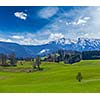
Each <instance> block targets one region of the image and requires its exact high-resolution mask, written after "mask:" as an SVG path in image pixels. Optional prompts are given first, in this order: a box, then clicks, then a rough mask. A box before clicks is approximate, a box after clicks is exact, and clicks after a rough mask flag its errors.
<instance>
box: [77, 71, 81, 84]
mask: <svg viewBox="0 0 100 100" xmlns="http://www.w3.org/2000/svg"><path fill="white" fill-rule="evenodd" d="M76 79H77V80H78V81H79V82H81V80H82V74H81V72H78V74H77V76H76Z"/></svg>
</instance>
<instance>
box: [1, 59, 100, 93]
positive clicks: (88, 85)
mask: <svg viewBox="0 0 100 100" xmlns="http://www.w3.org/2000/svg"><path fill="white" fill-rule="evenodd" d="M31 65H32V64H31V62H24V65H20V64H18V66H17V67H18V68H20V67H24V68H26V67H28V68H31V67H32V66H31ZM41 67H42V68H44V70H43V71H38V72H33V73H26V72H18V73H16V72H0V92H1V93H100V61H99V60H85V61H81V62H78V63H75V64H72V65H69V64H63V62H61V63H50V62H43V63H42V65H41ZM79 71H80V72H81V73H82V75H83V80H82V82H80V83H79V82H78V81H77V80H76V75H77V73H78V72H79Z"/></svg>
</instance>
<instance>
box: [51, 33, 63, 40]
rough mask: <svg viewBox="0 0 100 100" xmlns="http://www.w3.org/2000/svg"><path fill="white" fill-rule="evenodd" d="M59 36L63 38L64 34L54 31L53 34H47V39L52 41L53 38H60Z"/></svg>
mask: <svg viewBox="0 0 100 100" xmlns="http://www.w3.org/2000/svg"><path fill="white" fill-rule="evenodd" d="M61 38H64V35H63V34H61V33H55V34H53V33H52V34H50V36H49V39H50V40H51V41H53V40H58V39H61Z"/></svg>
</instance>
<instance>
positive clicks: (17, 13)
mask: <svg viewBox="0 0 100 100" xmlns="http://www.w3.org/2000/svg"><path fill="white" fill-rule="evenodd" d="M14 15H15V16H16V17H18V18H20V19H23V20H26V18H27V14H26V13H24V12H15V13H14Z"/></svg>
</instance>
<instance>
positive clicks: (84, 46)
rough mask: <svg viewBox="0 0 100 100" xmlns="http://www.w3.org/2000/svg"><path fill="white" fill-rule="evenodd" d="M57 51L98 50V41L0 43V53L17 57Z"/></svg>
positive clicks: (99, 44)
mask: <svg viewBox="0 0 100 100" xmlns="http://www.w3.org/2000/svg"><path fill="white" fill-rule="evenodd" d="M59 49H64V50H76V51H91V50H100V39H87V38H78V39H77V40H72V39H65V38H61V39H58V40H55V41H51V42H49V43H47V44H44V45H37V46H34V45H30V46H27V45H19V44H16V43H8V42H0V53H7V54H9V53H11V52H15V53H16V55H17V57H29V56H33V57H34V56H37V55H46V54H49V53H52V52H55V51H57V50H59Z"/></svg>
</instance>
